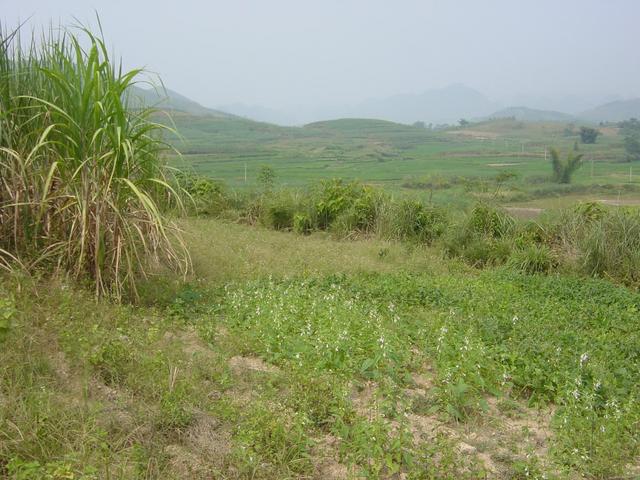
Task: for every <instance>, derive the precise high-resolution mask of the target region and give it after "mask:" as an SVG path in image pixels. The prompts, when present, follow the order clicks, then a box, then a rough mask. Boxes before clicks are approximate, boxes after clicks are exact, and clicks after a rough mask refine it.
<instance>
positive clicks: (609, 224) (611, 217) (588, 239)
mask: <svg viewBox="0 0 640 480" xmlns="http://www.w3.org/2000/svg"><path fill="white" fill-rule="evenodd" d="M577 242H578V244H579V248H580V252H581V261H582V267H583V269H584V270H585V272H586V273H588V274H590V275H604V276H609V277H612V278H615V279H618V280H621V281H623V282H625V283H627V284H636V285H637V284H638V283H639V282H640V212H638V211H637V210H635V211H633V210H622V209H620V210H613V211H611V212H609V213H608V214H606V215H605V216H603V217H602V218H601V219H600V220H598V221H595V222H592V224H591V225H590V226H589V228H588V229H586V231H585V232H584V237H583V239H582V240H581V241H580V240H577Z"/></svg>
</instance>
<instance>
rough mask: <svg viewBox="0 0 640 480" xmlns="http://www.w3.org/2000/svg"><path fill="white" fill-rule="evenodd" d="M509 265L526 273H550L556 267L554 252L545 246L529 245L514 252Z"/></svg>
mask: <svg viewBox="0 0 640 480" xmlns="http://www.w3.org/2000/svg"><path fill="white" fill-rule="evenodd" d="M509 265H510V266H511V267H513V268H515V269H517V270H521V271H523V272H525V273H548V272H549V271H550V270H552V269H553V268H554V266H555V265H556V261H555V258H554V255H553V252H552V251H551V250H550V249H549V247H547V246H545V245H527V246H525V247H524V248H520V249H518V250H516V251H515V252H513V254H512V256H511V258H509Z"/></svg>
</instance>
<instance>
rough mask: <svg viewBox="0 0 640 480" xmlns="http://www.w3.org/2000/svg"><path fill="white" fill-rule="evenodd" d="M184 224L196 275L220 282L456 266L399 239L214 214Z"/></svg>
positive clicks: (441, 269)
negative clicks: (292, 228)
mask: <svg viewBox="0 0 640 480" xmlns="http://www.w3.org/2000/svg"><path fill="white" fill-rule="evenodd" d="M181 227H182V228H183V229H184V231H185V242H186V243H187V246H188V248H189V251H190V252H191V257H192V260H193V265H194V271H195V274H196V275H197V276H198V277H200V278H202V279H204V280H206V281H213V282H216V283H220V282H226V281H230V280H242V279H250V278H257V277H267V276H270V275H271V276H274V277H292V276H297V275H319V276H323V275H331V274H336V273H359V272H393V271H398V270H405V271H407V270H408V271H425V270H427V271H431V270H434V269H436V270H438V271H444V270H446V269H449V268H452V264H451V262H449V263H445V262H444V261H443V260H442V259H441V257H440V254H439V252H438V251H437V250H436V249H430V248H426V247H412V246H408V245H406V244H400V243H398V242H388V241H382V240H376V239H361V240H346V241H336V240H334V239H332V238H331V236H329V235H328V234H323V233H317V234H313V235H310V236H300V235H297V234H294V233H290V232H276V231H273V230H267V229H264V228H260V227H252V228H247V227H246V226H244V225H238V224H234V223H229V222H224V221H221V220H215V219H196V218H189V219H185V220H182V222H181ZM213 246H215V248H212V247H213ZM454 265H455V267H454V268H463V267H459V266H458V265H457V264H454Z"/></svg>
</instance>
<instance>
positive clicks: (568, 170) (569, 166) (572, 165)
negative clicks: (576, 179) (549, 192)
mask: <svg viewBox="0 0 640 480" xmlns="http://www.w3.org/2000/svg"><path fill="white" fill-rule="evenodd" d="M551 166H552V167H553V180H554V182H557V183H571V176H572V175H573V173H574V172H575V171H576V170H578V168H580V167H581V166H582V154H580V155H575V154H574V153H573V152H569V154H568V155H567V159H566V160H565V161H564V162H563V161H562V160H560V154H559V153H558V151H557V150H556V149H555V148H552V149H551Z"/></svg>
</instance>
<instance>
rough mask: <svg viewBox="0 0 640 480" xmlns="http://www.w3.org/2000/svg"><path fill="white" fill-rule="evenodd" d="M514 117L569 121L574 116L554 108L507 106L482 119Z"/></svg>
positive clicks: (528, 120) (533, 119)
mask: <svg viewBox="0 0 640 480" xmlns="http://www.w3.org/2000/svg"><path fill="white" fill-rule="evenodd" d="M511 117H513V118H515V119H516V120H518V121H521V122H571V121H574V120H575V119H576V118H575V117H574V116H573V115H569V114H568V113H563V112H556V111H554V110H538V109H535V108H529V107H508V108H503V109H502V110H498V111H497V112H493V113H492V114H491V115H488V116H487V117H485V118H483V119H482V120H489V119H495V118H511Z"/></svg>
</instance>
